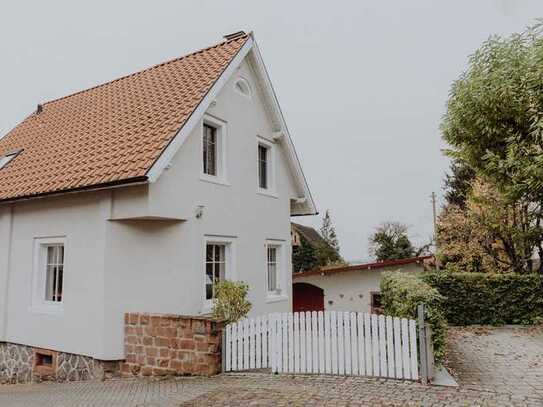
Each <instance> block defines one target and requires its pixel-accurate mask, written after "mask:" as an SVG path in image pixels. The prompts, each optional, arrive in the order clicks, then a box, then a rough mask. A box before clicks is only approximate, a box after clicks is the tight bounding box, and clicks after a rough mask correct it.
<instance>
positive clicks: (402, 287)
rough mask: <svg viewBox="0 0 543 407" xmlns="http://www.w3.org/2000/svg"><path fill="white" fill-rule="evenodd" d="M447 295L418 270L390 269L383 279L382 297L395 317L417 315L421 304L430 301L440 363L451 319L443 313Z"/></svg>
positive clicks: (429, 314) (429, 318)
mask: <svg viewBox="0 0 543 407" xmlns="http://www.w3.org/2000/svg"><path fill="white" fill-rule="evenodd" d="M443 300H444V298H443V297H442V296H441V295H440V294H439V292H438V291H437V290H436V289H435V288H432V287H431V286H430V285H429V284H428V283H426V282H425V281H423V280H422V279H421V278H420V277H419V276H418V274H413V273H402V272H390V273H384V274H383V278H382V279H381V301H382V303H383V308H384V313H385V314H386V315H391V316H394V317H401V318H411V319H417V306H418V305H419V304H422V303H424V304H426V306H427V308H426V310H427V314H426V320H427V321H428V324H429V325H430V326H431V327H432V341H433V344H434V355H435V361H436V363H437V364H441V362H442V361H443V356H444V352H445V337H446V335H447V320H446V319H445V315H444V314H443V308H442V307H443Z"/></svg>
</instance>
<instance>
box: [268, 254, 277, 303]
mask: <svg viewBox="0 0 543 407" xmlns="http://www.w3.org/2000/svg"><path fill="white" fill-rule="evenodd" d="M279 251H280V246H277V245H268V263H267V264H268V267H267V269H268V292H269V293H274V294H275V293H277V292H278V290H279V284H278V283H279V278H278V273H279V270H278V269H279V266H280V263H279V260H280V257H279Z"/></svg>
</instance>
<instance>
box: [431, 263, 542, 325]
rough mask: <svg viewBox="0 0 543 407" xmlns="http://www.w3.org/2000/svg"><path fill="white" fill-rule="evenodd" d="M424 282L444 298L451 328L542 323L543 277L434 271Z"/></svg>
mask: <svg viewBox="0 0 543 407" xmlns="http://www.w3.org/2000/svg"><path fill="white" fill-rule="evenodd" d="M421 277H422V279H423V280H424V281H425V282H426V283H428V284H429V285H430V286H432V287H434V288H435V289H437V290H438V291H439V293H441V295H442V296H443V297H444V302H443V305H444V306H443V313H444V315H445V318H446V319H447V321H448V323H449V324H451V325H475V324H480V325H502V324H534V323H538V322H542V321H543V294H542V293H543V276H541V275H540V274H535V273H534V274H517V273H501V274H493V273H465V272H464V273H461V272H447V271H441V272H437V271H433V272H428V273H423V274H422V275H421Z"/></svg>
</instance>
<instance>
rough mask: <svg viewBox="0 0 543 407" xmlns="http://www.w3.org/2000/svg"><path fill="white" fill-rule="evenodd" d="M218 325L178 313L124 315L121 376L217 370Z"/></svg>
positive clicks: (218, 363) (203, 372) (204, 374)
mask: <svg viewBox="0 0 543 407" xmlns="http://www.w3.org/2000/svg"><path fill="white" fill-rule="evenodd" d="M220 348H221V325H220V324H219V323H217V322H215V321H212V320H209V319H206V318H198V317H190V316H181V315H152V314H138V313H130V314H126V315H125V354H126V360H125V362H124V363H123V364H122V365H121V372H122V374H123V375H125V376H167V375H202V376H211V375H214V374H217V373H219V372H220V370H221V349H220Z"/></svg>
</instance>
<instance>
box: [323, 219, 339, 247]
mask: <svg viewBox="0 0 543 407" xmlns="http://www.w3.org/2000/svg"><path fill="white" fill-rule="evenodd" d="M321 236H322V238H323V239H324V240H325V241H326V243H328V244H329V245H330V246H331V247H332V248H333V249H334V250H335V251H336V252H337V253H339V240H338V238H337V235H336V229H335V227H334V225H332V218H331V217H330V210H329V209H327V210H326V212H325V214H324V218H323V219H322V226H321Z"/></svg>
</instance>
